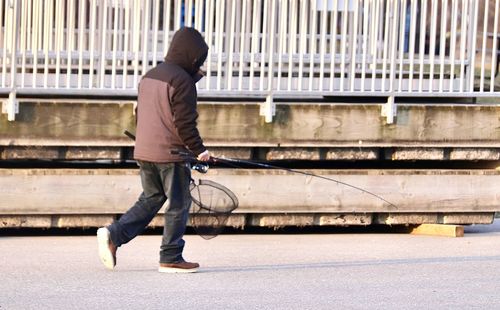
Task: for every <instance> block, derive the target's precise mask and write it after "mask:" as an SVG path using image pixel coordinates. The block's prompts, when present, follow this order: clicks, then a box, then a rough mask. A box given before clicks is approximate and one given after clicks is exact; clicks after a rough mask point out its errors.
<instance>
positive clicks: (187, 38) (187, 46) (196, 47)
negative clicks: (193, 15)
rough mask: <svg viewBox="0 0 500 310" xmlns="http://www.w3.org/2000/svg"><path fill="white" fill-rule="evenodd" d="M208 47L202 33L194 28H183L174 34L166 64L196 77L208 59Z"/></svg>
mask: <svg viewBox="0 0 500 310" xmlns="http://www.w3.org/2000/svg"><path fill="white" fill-rule="evenodd" d="M207 53H208V45H207V44H206V43H205V40H204V39H203V37H202V35H201V33H199V32H198V31H197V30H196V29H194V28H189V27H183V28H181V29H179V30H177V32H176V33H175V34H174V37H173V38H172V42H170V47H169V49H168V52H167V56H165V62H166V63H172V64H176V65H178V66H180V67H181V68H183V69H184V70H186V71H187V72H188V73H189V75H191V76H195V75H196V74H197V73H198V70H199V69H200V66H201V65H203V62H204V61H205V59H206V58H207Z"/></svg>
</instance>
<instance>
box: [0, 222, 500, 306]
mask: <svg viewBox="0 0 500 310" xmlns="http://www.w3.org/2000/svg"><path fill="white" fill-rule="evenodd" d="M356 231H357V233H355V232H353V231H351V230H346V229H343V230H340V231H338V232H337V233H329V234H325V233H323V234H302V235H301V234H279V232H277V233H276V234H267V235H222V236H219V237H217V238H215V239H213V240H210V241H205V240H203V239H201V238H200V237H198V236H186V248H185V258H186V259H188V260H191V261H197V262H199V263H200V264H201V269H200V272H199V273H197V274H184V275H180V274H177V275H173V274H160V273H158V272H157V266H158V250H159V245H160V242H161V236H159V235H152V236H151V235H150V236H139V237H138V238H136V239H135V240H133V241H131V242H130V243H128V244H126V245H124V246H123V247H121V248H120V249H119V250H118V265H117V267H116V269H115V270H114V271H108V270H105V269H104V267H103V266H102V265H101V263H100V262H99V260H98V258H97V246H96V240H95V237H94V236H59V237H50V236H45V237H42V236H32V237H30V236H26V237H16V236H10V237H0V249H1V255H0V275H1V281H0V292H1V294H0V308H1V309H123V308H127V309H196V310H199V309H201V310H203V309H207V310H208V309H210V310H213V309H293V310H294V309H300V310H302V309H328V310H330V309H415V308H419V309H458V308H463V309H499V308H500V299H499V298H498V292H499V291H500V247H499V246H497V245H498V244H500V223H499V222H496V223H495V224H493V225H488V226H486V227H483V226H472V227H466V228H465V237H464V238H446V237H432V236H413V235H408V234H398V233H388V232H390V231H384V232H382V233H380V232H379V233H376V232H374V231H369V230H366V231H365V232H364V233H363V232H360V231H359V229H358V230H356Z"/></svg>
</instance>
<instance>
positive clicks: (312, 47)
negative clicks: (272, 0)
mask: <svg viewBox="0 0 500 310" xmlns="http://www.w3.org/2000/svg"><path fill="white" fill-rule="evenodd" d="M316 4H317V2H316V1H312V2H311V3H310V7H309V22H310V25H309V31H310V34H309V91H312V90H313V82H314V67H315V62H314V60H315V59H314V58H315V57H314V56H315V55H316V32H317V29H316V25H317V21H316V19H317V18H316V17H317V14H316V12H317V9H316ZM310 15H312V17H311V16H310Z"/></svg>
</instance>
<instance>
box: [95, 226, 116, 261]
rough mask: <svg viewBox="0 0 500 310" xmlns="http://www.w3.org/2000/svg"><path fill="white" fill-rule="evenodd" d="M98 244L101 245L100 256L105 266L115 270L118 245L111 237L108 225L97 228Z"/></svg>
mask: <svg viewBox="0 0 500 310" xmlns="http://www.w3.org/2000/svg"><path fill="white" fill-rule="evenodd" d="M97 245H98V247H99V258H100V259H101V262H102V263H103V264H104V267H106V268H108V269H110V270H113V268H115V266H116V246H115V245H114V244H113V242H112V241H111V238H110V237H109V230H108V229H107V228H106V227H102V228H99V229H98V230H97Z"/></svg>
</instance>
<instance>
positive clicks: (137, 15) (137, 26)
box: [132, 0, 141, 86]
mask: <svg viewBox="0 0 500 310" xmlns="http://www.w3.org/2000/svg"><path fill="white" fill-rule="evenodd" d="M133 20H134V22H133V26H134V27H133V29H132V53H133V56H134V60H133V62H132V67H133V68H134V78H133V85H134V86H136V85H137V84H138V82H139V49H140V44H141V2H140V1H139V0H135V1H134V17H133Z"/></svg>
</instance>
